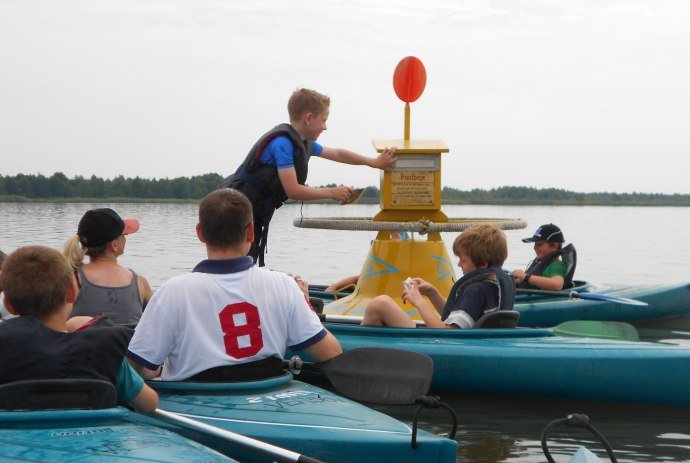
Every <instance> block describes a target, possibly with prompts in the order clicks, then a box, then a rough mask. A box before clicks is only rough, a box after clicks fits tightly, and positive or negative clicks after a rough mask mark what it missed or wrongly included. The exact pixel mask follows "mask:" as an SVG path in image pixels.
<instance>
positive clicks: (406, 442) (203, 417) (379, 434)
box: [138, 373, 457, 463]
mask: <svg viewBox="0 0 690 463" xmlns="http://www.w3.org/2000/svg"><path fill="white" fill-rule="evenodd" d="M149 384H150V385H151V386H152V387H153V388H155V389H156V391H157V392H158V394H159V397H160V404H159V408H160V409H162V410H166V411H170V412H175V413H177V414H179V415H182V416H184V417H187V418H191V419H193V420H196V421H199V422H202V423H205V424H208V425H211V426H215V427H218V428H221V429H225V430H228V431H232V432H235V433H238V434H242V435H245V436H249V437H252V438H254V439H258V440H261V441H264V442H268V443H270V444H273V445H277V446H279V447H283V448H286V449H290V450H292V451H294V452H298V453H301V454H304V455H307V456H309V457H312V458H318V459H320V460H323V461H326V462H329V463H338V462H343V463H345V462H351V461H353V459H356V461H359V462H374V461H396V463H403V462H410V463H411V462H419V461H424V462H439V463H441V462H448V463H451V462H455V461H456V458H457V443H456V442H455V441H453V440H451V439H447V438H444V437H440V436H437V435H435V434H431V433H428V432H425V431H422V430H419V431H418V434H417V442H418V446H417V448H416V449H413V448H412V446H411V437H412V429H411V426H409V425H407V424H405V423H402V422H400V421H398V420H396V419H393V418H391V417H389V416H387V415H384V414H383V413H380V412H377V411H374V410H372V409H370V408H367V407H365V406H364V405H361V404H359V403H356V402H353V401H350V400H348V399H345V398H342V397H340V396H338V395H337V394H335V393H333V392H329V391H327V390H324V389H321V388H318V387H315V386H311V385H309V384H306V383H302V382H300V381H295V380H294V379H293V377H292V375H291V374H290V373H286V374H284V375H283V376H280V377H277V378H270V379H266V380H262V381H249V382H242V383H191V382H160V381H150V382H149ZM411 413H412V412H410V414H411ZM138 417H139V419H140V420H142V421H143V422H148V423H153V424H157V425H161V423H159V422H156V421H151V420H152V418H150V417H148V416H145V415H138ZM163 426H166V427H169V428H170V429H172V430H174V431H175V432H178V433H180V434H182V435H184V436H187V437H190V438H192V439H196V440H198V441H199V442H200V443H202V444H204V445H207V446H209V447H211V448H214V449H216V450H219V451H220V452H222V453H224V454H226V455H230V456H231V457H233V458H236V459H238V460H240V461H242V462H254V461H260V462H263V461H269V460H268V459H266V458H264V457H261V456H259V455H257V454H255V453H247V452H246V451H245V450H243V449H241V448H238V447H237V446H234V445H232V444H230V443H228V442H226V441H222V440H220V439H217V438H213V437H211V436H207V435H200V434H198V433H195V432H193V431H188V430H186V429H182V428H178V427H176V426H175V425H173V424H167V425H163Z"/></svg>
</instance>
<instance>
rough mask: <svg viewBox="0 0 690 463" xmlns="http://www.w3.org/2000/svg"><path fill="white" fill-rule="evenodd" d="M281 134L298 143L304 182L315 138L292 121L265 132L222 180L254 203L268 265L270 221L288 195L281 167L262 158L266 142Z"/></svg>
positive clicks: (260, 245) (300, 180)
mask: <svg viewBox="0 0 690 463" xmlns="http://www.w3.org/2000/svg"><path fill="white" fill-rule="evenodd" d="M280 136H286V137H288V138H289V139H290V141H291V142H292V145H293V146H294V149H295V153H296V154H295V156H294V167H295V172H296V174H297V183H299V184H300V185H304V184H305V182H306V181H307V173H308V171H309V158H310V157H311V156H312V153H313V142H312V141H311V140H306V141H305V140H302V138H301V137H300V135H299V134H298V133H297V131H296V130H295V129H294V128H293V127H292V126H291V125H290V124H279V125H277V126H275V127H274V128H272V129H271V130H269V131H268V132H266V133H265V134H264V135H262V136H261V138H259V140H258V141H257V142H256V143H255V144H254V146H253V147H252V149H251V150H249V154H247V157H246V158H245V160H244V161H243V162H242V164H240V166H239V167H238V168H237V171H235V173H234V174H232V175H230V176H228V177H226V178H225V180H223V182H221V184H220V187H221V188H233V189H235V190H238V191H241V192H242V193H244V194H245V195H246V196H247V198H249V201H250V202H251V203H252V208H253V209H254V222H255V225H256V226H258V227H260V228H261V229H259V230H256V235H257V236H258V239H259V243H258V249H259V256H258V257H259V265H261V266H262V265H264V252H265V249H266V241H267V238H268V224H269V222H270V221H271V218H272V217H273V212H274V211H275V210H276V209H278V208H279V207H280V206H282V205H283V202H284V201H285V200H287V199H288V197H287V194H286V193H285V190H284V189H283V185H282V183H281V182H280V177H278V168H277V167H276V166H275V165H272V164H265V163H263V162H261V161H260V158H261V154H262V153H263V152H264V150H265V149H266V146H267V145H268V144H269V143H270V142H271V140H273V139H275V138H276V137H280Z"/></svg>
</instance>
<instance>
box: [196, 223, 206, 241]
mask: <svg viewBox="0 0 690 463" xmlns="http://www.w3.org/2000/svg"><path fill="white" fill-rule="evenodd" d="M196 237H197V238H199V241H201V242H202V243H204V244H205V243H206V239H205V238H204V235H203V233H201V224H200V223H198V224H196Z"/></svg>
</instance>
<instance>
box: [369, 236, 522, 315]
mask: <svg viewBox="0 0 690 463" xmlns="http://www.w3.org/2000/svg"><path fill="white" fill-rule="evenodd" d="M453 253H455V255H456V256H457V257H458V259H459V262H458V266H459V267H460V269H461V270H462V273H463V277H462V278H461V279H459V280H458V281H457V282H456V283H455V284H454V285H453V287H452V288H451V290H450V293H449V295H448V299H446V298H444V297H443V296H442V295H441V293H439V291H438V289H436V287H434V286H433V285H432V284H431V283H427V282H426V281H424V280H422V279H421V278H412V279H411V280H410V282H406V283H405V285H406V287H405V290H404V291H403V295H402V299H403V302H407V301H409V302H411V303H412V305H413V306H414V307H415V308H416V309H417V310H418V311H419V314H420V315H421V316H422V319H423V320H424V323H425V324H426V327H427V328H472V327H473V326H474V324H475V322H476V321H477V320H479V318H481V317H482V315H484V314H485V313H489V312H492V311H495V310H512V308H513V304H514V302H515V285H514V283H513V278H512V277H510V276H509V275H507V274H506V273H505V272H504V271H503V270H502V268H501V266H502V265H503V262H505V260H506V258H507V257H508V243H507V241H506V237H505V234H504V233H503V232H502V231H501V230H499V229H497V228H496V227H493V226H491V225H478V226H476V227H470V228H468V229H467V230H465V231H464V232H462V233H461V234H460V236H458V237H457V238H456V239H455V242H454V243H453ZM422 296H426V297H428V298H429V301H431V304H432V306H429V303H428V302H427V301H426V299H424V297H422ZM362 325H371V326H393V327H401V328H413V327H414V326H416V324H415V321H414V320H412V318H410V317H409V316H408V315H407V314H406V313H405V312H403V311H402V310H401V309H400V307H398V305H397V304H396V303H395V301H394V300H393V298H391V297H390V296H377V297H375V298H374V299H372V300H371V301H370V302H369V304H367V308H366V310H365V312H364V318H363V319H362Z"/></svg>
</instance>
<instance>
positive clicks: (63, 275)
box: [2, 246, 74, 318]
mask: <svg viewBox="0 0 690 463" xmlns="http://www.w3.org/2000/svg"><path fill="white" fill-rule="evenodd" d="M73 278H74V276H73V274H72V268H71V267H70V265H69V264H68V263H67V259H65V257H64V256H63V255H62V254H60V253H59V252H58V251H56V250H55V249H52V248H47V247H45V246H24V247H21V248H19V249H17V250H16V251H14V252H13V253H12V254H10V255H9V256H7V259H5V262H4V263H3V265H2V287H3V289H4V291H5V297H6V298H7V300H8V302H9V303H10V304H11V305H12V307H13V308H14V310H15V311H16V312H17V314H19V315H34V316H36V317H38V318H42V317H46V316H49V315H52V314H53V313H55V312H56V311H57V310H59V309H60V308H61V307H62V306H63V305H64V304H65V301H66V300H67V293H68V292H69V289H70V286H71V285H72V280H73Z"/></svg>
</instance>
